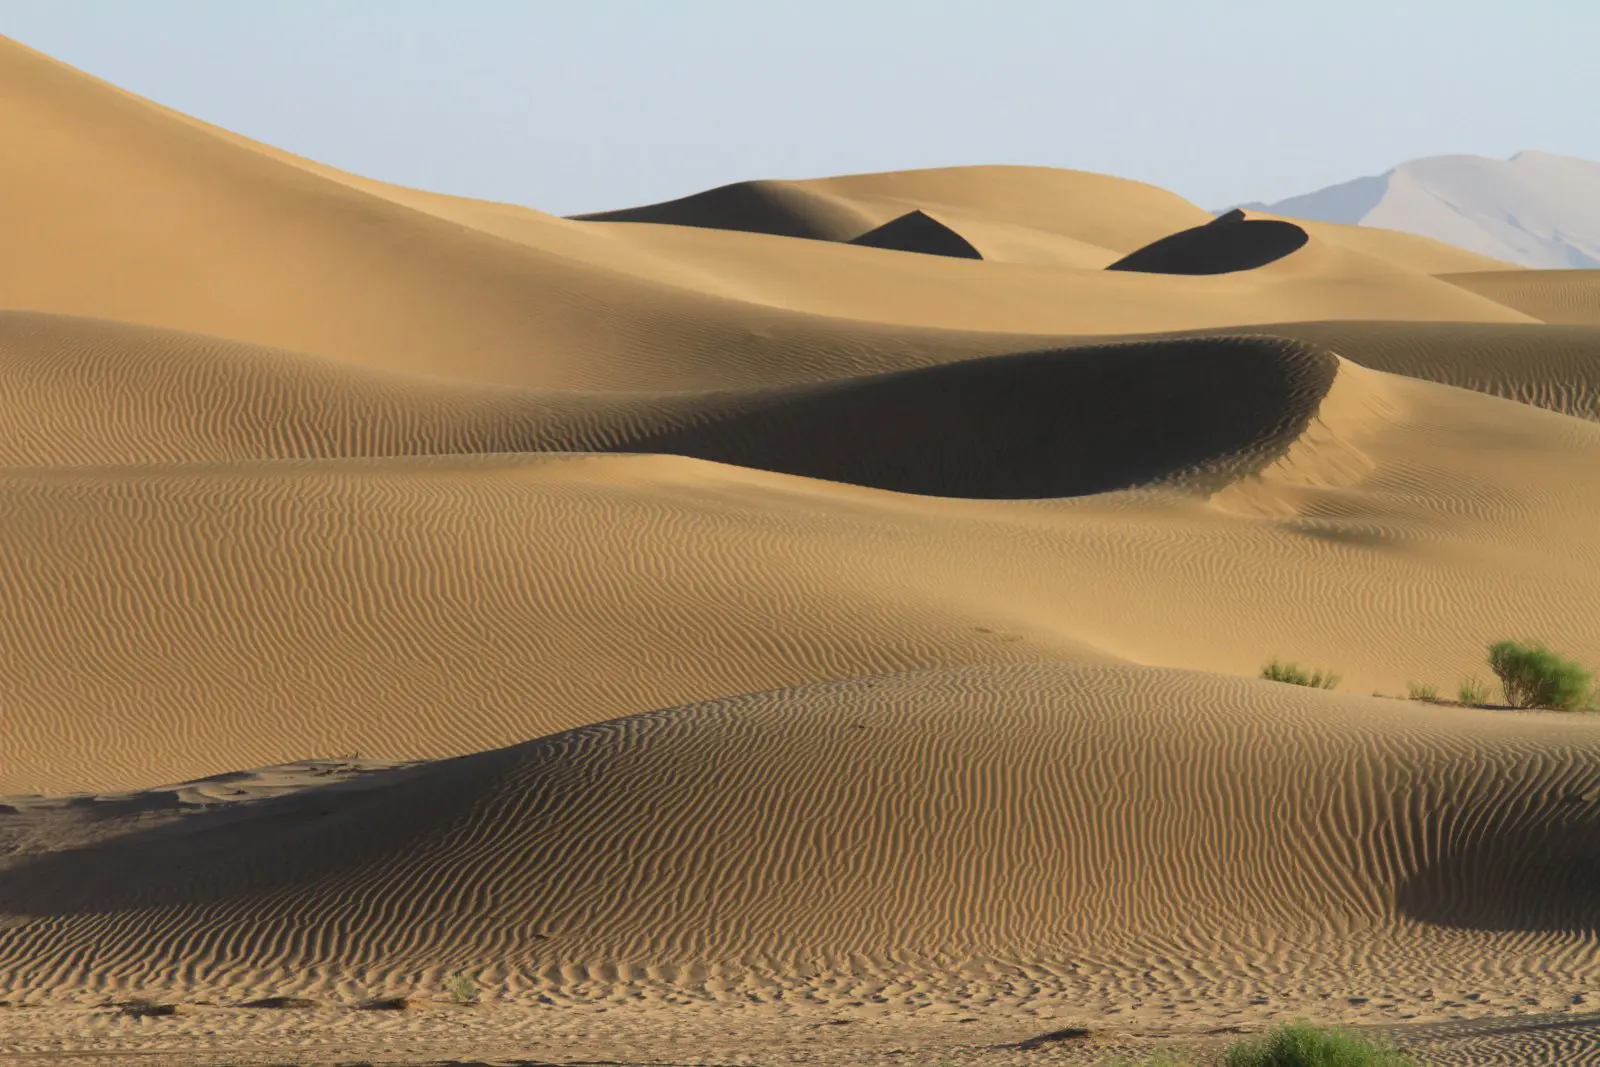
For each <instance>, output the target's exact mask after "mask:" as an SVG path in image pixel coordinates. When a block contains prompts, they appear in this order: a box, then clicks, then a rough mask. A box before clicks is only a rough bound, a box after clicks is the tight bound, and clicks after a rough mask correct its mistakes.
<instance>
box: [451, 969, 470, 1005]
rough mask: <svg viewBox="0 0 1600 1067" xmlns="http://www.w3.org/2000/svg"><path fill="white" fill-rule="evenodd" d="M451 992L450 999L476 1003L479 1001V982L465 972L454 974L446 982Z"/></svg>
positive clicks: (460, 1002) (464, 1002)
mask: <svg viewBox="0 0 1600 1067" xmlns="http://www.w3.org/2000/svg"><path fill="white" fill-rule="evenodd" d="M444 987H445V990H446V991H447V992H449V994H450V999H451V1000H453V1001H455V1002H456V1003H457V1004H476V1003H477V1002H478V983H476V982H474V981H473V980H472V979H471V978H469V977H468V976H466V975H464V974H453V975H451V976H450V979H449V981H447V982H445V984H444Z"/></svg>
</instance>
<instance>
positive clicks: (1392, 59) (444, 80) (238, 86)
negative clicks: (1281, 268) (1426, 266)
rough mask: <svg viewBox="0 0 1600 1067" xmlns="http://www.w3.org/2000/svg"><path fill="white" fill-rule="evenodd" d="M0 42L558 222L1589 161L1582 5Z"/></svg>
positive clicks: (861, 16)
mask: <svg viewBox="0 0 1600 1067" xmlns="http://www.w3.org/2000/svg"><path fill="white" fill-rule="evenodd" d="M0 34H4V35H6V36H9V37H12V38H15V39H16V40H19V41H21V42H23V43H24V44H27V45H30V46H32V47H34V48H37V49H39V50H41V51H43V52H46V53H48V54H50V55H53V56H55V57H56V58H58V59H60V60H63V61H64V62H67V63H70V64H72V65H73V66H76V67H79V68H80V69H83V70H85V71H88V72H89V73H91V74H94V75H96V76H97V77H100V78H104V79H106V80H108V81H111V82H114V83H116V84H117V85H120V86H122V87H123V88H125V89H128V90H131V91H133V92H136V93H138V94H140V95H142V96H146V97H149V98H151V99H153V100H155V101H157V102H159V103H162V104H165V105H167V106H169V107H173V108H176V109H178V110H180V111H184V112H187V113H188V114H190V115H193V116H195V117H197V118H200V119H203V120H205V121H208V122H211V123H215V124H217V125H219V126H224V127H227V128H228V129H230V130H233V131H234V132H236V133H240V134H244V135H245V136H248V137H252V138H255V139H256V140H260V141H265V142H267V143H269V144H272V145H275V146H277V147H280V148H284V149H287V150H289V151H291V152H295V153H297V154H300V155H303V156H309V157H311V158H313V159H316V160H319V161H321V162H324V163H328V164H332V165H334V166H337V167H340V168H343V169H346V170H351V171H355V172H357V173H360V174H364V175H367V176H369V177H374V178H379V179H383V180H387V181H391V182H398V183H401V184H405V185H412V186H418V187H422V188H426V189H431V190H436V191H439V192H446V193H454V194H458V195H463V196H475V197H483V198H488V199H494V200H504V201H510V202H514V203H520V204H526V205H529V206H531V207H536V208H539V209H541V210H544V211H549V212H555V213H558V214H570V213H576V212H581V211H595V210H602V209H606V208H613V207H625V206H629V205H633V204H640V203H649V202H652V201H657V200H663V199H669V198H671V197H674V196H681V195H685V194H687V193H691V192H695V191H697V190H700V189H705V188H710V187H713V186H717V185H723V184H726V183H728V182H733V181H739V180H743V179H748V178H807V177H816V176H821V175H827V174H844V173H853V172H861V171H874V170H899V169H905V168H912V167H929V166H948V165H956V164H977V163H1023V164H1039V165H1045V166H1055V167H1071V168H1076V169H1080V170H1092V171H1101V172H1105V173H1110V174H1116V175H1120V176H1123V177H1128V178H1136V179H1139V180H1142V181H1147V182H1151V183H1154V184H1156V185H1160V186H1163V187H1165V188H1168V189H1171V190H1174V191H1175V192H1178V193H1180V194H1182V195H1183V196H1186V197H1188V198H1189V199H1191V200H1193V201H1195V202H1196V203H1199V204H1201V205H1202V206H1204V207H1210V208H1216V207H1221V206H1225V205H1228V204H1233V203H1237V202H1240V201H1247V200H1264V201H1271V200H1277V199H1281V198H1283V197H1286V196H1291V195H1295V194H1299V193H1304V192H1309V191H1312V190H1314V189H1318V188H1321V187H1323V186H1326V185H1331V184H1333V183H1336V182H1340V181H1345V180H1348V179H1351V178H1355V177H1360V176H1363V175H1368V174H1377V173H1381V172H1383V171H1385V170H1387V169H1389V168H1390V167H1392V166H1393V165H1395V164H1396V163H1400V162H1402V161H1405V160H1407V159H1414V158H1417V157H1420V156H1428V155H1437V154H1443V153H1473V154H1479V155H1489V156H1495V157H1500V158H1504V157H1506V156H1509V155H1511V154H1512V153H1514V152H1516V151H1518V150H1520V149H1524V148H1532V149H1540V150H1543V151H1547V152H1555V153H1559V154H1563V155H1573V156H1580V157H1584V158H1588V159H1600V123H1597V122H1595V121H1594V118H1593V116H1594V106H1595V101H1597V100H1600V62H1597V61H1595V58H1594V45H1595V42H1596V41H1600V3H1596V2H1595V0H1522V2H1520V3H1512V2H1510V0H1409V2H1408V0H1323V2H1319V3H1312V2H1301V0H1278V2H1276V3H1261V2H1255V0H456V2H451V3H446V2H444V0H270V2H264V3H246V2H243V0H238V2H235V0H139V2H137V3H135V2H132V0H0ZM3 90H4V86H3V84H0V92H3Z"/></svg>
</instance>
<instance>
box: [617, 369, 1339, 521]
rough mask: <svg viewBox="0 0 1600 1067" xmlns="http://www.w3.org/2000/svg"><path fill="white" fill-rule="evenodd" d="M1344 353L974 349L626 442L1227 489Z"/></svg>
mask: <svg viewBox="0 0 1600 1067" xmlns="http://www.w3.org/2000/svg"><path fill="white" fill-rule="evenodd" d="M1336 371H1337V360H1336V359H1335V357H1333V356H1332V355H1330V354H1328V353H1327V352H1326V351H1324V350H1322V349H1320V348H1317V347H1315V346H1311V345H1304V344H1298V343H1293V342H1282V341H1277V340H1271V339H1264V338H1207V339H1199V340H1184V341H1166V342H1149V343H1136V344H1123V345H1106V346H1099V347H1090V348H1074V349H1061V350H1050V351H1042V352H1029V353H1020V354H1013V355H1008V356H995V357H990V358H985V359H976V360H968V361H964V362H960V363H953V364H944V365H940V366H935V367H928V368H922V369H918V370H911V371H903V372H898V373H893V374H884V375H877V376H874V377H870V378H860V379H852V380H846V381H840V382H830V383H825V384H823V385H819V386H808V387H802V388H796V389H787V390H782V391H774V392H772V393H768V394H760V395H754V396H751V397H748V398H746V399H745V400H743V401H741V402H739V403H738V404H730V405H729V406H728V408H727V409H725V410H723V411H720V412H717V413H715V414H714V415H713V416H712V417H711V418H710V419H709V420H708V421H704V422H701V423H699V424H697V425H694V426H691V427H687V428H676V429H672V430H667V431H661V432H654V433H645V434H642V435H638V436H632V437H629V438H628V439H627V440H625V441H619V442H617V443H616V445H615V448H617V449H619V450H628V451H649V452H659V453H669V454H676V455H685V456H692V457H695V458H698V459H706V460H713V461H716V462H721V463H730V464H737V465H740V466H744V467H752V468H756V469H760V470H768V471H774V472H777V473H783V474H794V475H800V476H804V477H810V478H821V479H827V480H829V481H835V482H846V483H850V484H854V485H860V486H865V487H868V488H874V489H887V490H892V491H895V492H903V493H917V494H923V495H929V496H947V497H965V498H971V499H991V500H993V499H1036V498H1049V497H1071V496H1083V495H1087V494H1093V493H1103V492H1109V491H1113V490H1117V489H1124V488H1130V487H1134V486H1140V485H1148V484H1152V483H1158V482H1163V481H1171V480H1174V479H1180V480H1184V481H1186V482H1189V483H1193V484H1197V485H1201V486H1204V487H1208V488H1209V487H1219V486H1220V485H1222V484H1226V483H1227V482H1228V481H1230V480H1232V479H1234V478H1237V477H1241V476H1243V475H1244V474H1247V473H1252V472H1253V471H1255V470H1257V469H1259V468H1260V467H1261V466H1264V465H1265V464H1266V463H1269V462H1271V461H1272V460H1273V459H1275V458H1277V457H1278V456H1279V455H1281V454H1282V453H1283V451H1284V450H1285V449H1287V447H1288V446H1289V445H1290V444H1291V443H1292V442H1293V440H1294V439H1295V438H1296V437H1297V436H1298V435H1299V434H1300V433H1301V432H1302V431H1303V430H1304V428H1305V426H1306V425H1307V424H1308V423H1309V421H1310V419H1311V418H1312V417H1313V415H1314V414H1315V412H1316V409H1317V405H1318V404H1319V403H1320V401H1321V399H1322V397H1323V396H1324V395H1325V394H1326V393H1327V390H1328V388H1329V387H1330V386H1331V384H1332V381H1333V377H1334V375H1335V373H1336Z"/></svg>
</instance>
